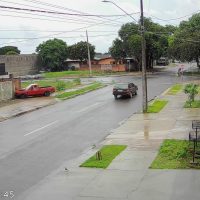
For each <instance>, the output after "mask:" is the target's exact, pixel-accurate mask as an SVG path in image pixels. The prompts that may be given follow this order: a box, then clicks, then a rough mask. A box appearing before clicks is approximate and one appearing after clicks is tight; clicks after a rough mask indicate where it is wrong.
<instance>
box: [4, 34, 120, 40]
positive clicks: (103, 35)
mask: <svg viewBox="0 0 200 200" xmlns="http://www.w3.org/2000/svg"><path fill="white" fill-rule="evenodd" d="M116 34H117V33H115V34H102V35H90V38H91V37H105V36H112V35H116ZM82 37H85V36H81V35H79V36H60V37H59V38H82ZM47 38H48V37H47ZM0 39H1V40H2V39H3V40H12V39H29V40H33V39H35V37H31V38H14V37H13V38H0Z"/></svg>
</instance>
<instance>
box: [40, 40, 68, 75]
mask: <svg viewBox="0 0 200 200" xmlns="http://www.w3.org/2000/svg"><path fill="white" fill-rule="evenodd" d="M36 52H38V54H39V57H40V59H41V64H42V66H43V67H44V68H45V69H46V70H50V71H60V70H63V68H64V65H63V63H64V61H65V60H66V59H67V56H68V49H67V44H66V43H65V42H64V41H63V40H60V39H56V38H55V39H52V40H47V41H46V42H43V43H42V44H40V45H39V46H38V47H37V48H36Z"/></svg>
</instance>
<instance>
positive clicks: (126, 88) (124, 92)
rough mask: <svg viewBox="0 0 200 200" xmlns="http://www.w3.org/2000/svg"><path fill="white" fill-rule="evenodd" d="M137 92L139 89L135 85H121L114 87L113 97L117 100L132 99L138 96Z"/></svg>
mask: <svg viewBox="0 0 200 200" xmlns="http://www.w3.org/2000/svg"><path fill="white" fill-rule="evenodd" d="M137 90H138V87H137V86H136V85H135V84H133V83H119V84H116V85H115V86H114V88H113V95H114V97H115V99H117V98H118V96H129V97H130V98H132V97H133V95H137Z"/></svg>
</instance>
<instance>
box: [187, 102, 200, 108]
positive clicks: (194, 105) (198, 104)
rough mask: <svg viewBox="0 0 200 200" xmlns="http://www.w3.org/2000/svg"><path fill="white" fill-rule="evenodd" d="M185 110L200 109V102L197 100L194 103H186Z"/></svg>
mask: <svg viewBox="0 0 200 200" xmlns="http://www.w3.org/2000/svg"><path fill="white" fill-rule="evenodd" d="M184 108H200V100H195V101H193V102H191V104H190V102H189V101H186V102H185V105H184Z"/></svg>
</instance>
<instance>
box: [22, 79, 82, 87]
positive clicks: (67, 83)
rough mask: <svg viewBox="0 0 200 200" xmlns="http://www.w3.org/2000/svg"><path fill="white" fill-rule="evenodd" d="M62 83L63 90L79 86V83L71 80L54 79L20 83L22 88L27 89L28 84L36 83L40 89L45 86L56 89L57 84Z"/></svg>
mask: <svg viewBox="0 0 200 200" xmlns="http://www.w3.org/2000/svg"><path fill="white" fill-rule="evenodd" d="M61 82H62V83H64V84H63V89H70V88H73V87H75V86H77V85H80V82H78V81H76V80H73V81H57V80H56V79H52V80H39V81H38V80H33V81H25V82H22V88H25V87H27V86H28V85H30V84H33V83H37V84H38V85H39V86H41V87H45V86H53V87H55V88H57V86H58V84H59V83H61Z"/></svg>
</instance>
